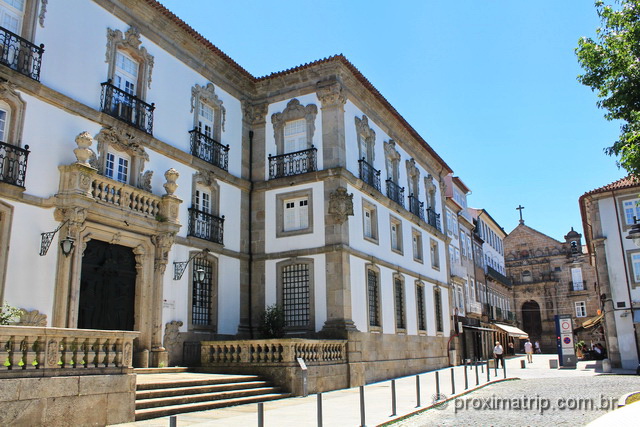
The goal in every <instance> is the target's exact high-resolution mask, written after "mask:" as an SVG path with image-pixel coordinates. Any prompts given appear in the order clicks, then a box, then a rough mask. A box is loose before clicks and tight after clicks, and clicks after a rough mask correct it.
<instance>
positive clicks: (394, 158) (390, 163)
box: [384, 139, 400, 184]
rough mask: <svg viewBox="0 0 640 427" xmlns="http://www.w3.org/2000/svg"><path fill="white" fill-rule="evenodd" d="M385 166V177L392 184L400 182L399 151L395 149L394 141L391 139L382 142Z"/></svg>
mask: <svg viewBox="0 0 640 427" xmlns="http://www.w3.org/2000/svg"><path fill="white" fill-rule="evenodd" d="M384 156H385V160H386V162H385V166H386V168H387V179H390V180H391V181H392V182H393V183H394V184H399V182H400V153H398V150H396V143H395V141H394V140H393V139H390V140H389V141H386V142H385V143H384Z"/></svg>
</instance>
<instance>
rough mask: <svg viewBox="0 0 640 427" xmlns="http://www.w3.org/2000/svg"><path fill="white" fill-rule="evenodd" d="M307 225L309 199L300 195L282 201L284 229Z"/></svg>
mask: <svg viewBox="0 0 640 427" xmlns="http://www.w3.org/2000/svg"><path fill="white" fill-rule="evenodd" d="M307 227H309V199H308V198H307V197H300V198H296V199H289V200H285V202H284V231H294V230H302V229H305V228H307Z"/></svg>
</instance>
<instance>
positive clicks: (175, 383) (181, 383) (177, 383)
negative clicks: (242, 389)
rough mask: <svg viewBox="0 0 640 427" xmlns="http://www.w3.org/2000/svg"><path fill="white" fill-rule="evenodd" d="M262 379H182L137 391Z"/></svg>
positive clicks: (141, 386) (142, 385)
mask: <svg viewBox="0 0 640 427" xmlns="http://www.w3.org/2000/svg"><path fill="white" fill-rule="evenodd" d="M260 380H261V378H260V377H259V376H257V375H224V376H219V377H214V378H194V379H182V380H171V381H156V382H149V383H138V384H137V385H136V390H157V389H163V388H168V387H171V388H178V387H197V386H205V385H214V384H228V383H240V382H252V381H260Z"/></svg>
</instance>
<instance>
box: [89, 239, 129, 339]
mask: <svg viewBox="0 0 640 427" xmlns="http://www.w3.org/2000/svg"><path fill="white" fill-rule="evenodd" d="M135 290H136V260H135V255H134V254H133V250H132V249H131V248H129V247H126V246H120V245H115V244H110V243H107V242H102V241H99V240H90V241H89V242H87V248H86V250H85V251H84V255H83V257H82V273H81V277H80V304H79V310H78V328H80V329H100V330H121V331H132V330H133V328H134V302H135Z"/></svg>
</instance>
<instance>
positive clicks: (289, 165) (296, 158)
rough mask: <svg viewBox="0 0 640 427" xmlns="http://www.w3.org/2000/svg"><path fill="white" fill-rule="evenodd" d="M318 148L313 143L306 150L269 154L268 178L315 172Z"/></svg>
mask: <svg viewBox="0 0 640 427" xmlns="http://www.w3.org/2000/svg"><path fill="white" fill-rule="evenodd" d="M317 151H318V149H317V148H315V147H314V146H313V145H312V146H311V148H308V149H306V150H300V151H296V152H294V153H287V154H280V155H278V156H272V155H271V154H269V179H275V178H282V177H285V176H292V175H300V174H302V173H307V172H315V171H316V170H317V166H316V156H317Z"/></svg>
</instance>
